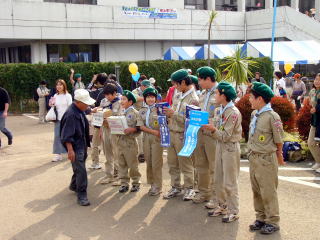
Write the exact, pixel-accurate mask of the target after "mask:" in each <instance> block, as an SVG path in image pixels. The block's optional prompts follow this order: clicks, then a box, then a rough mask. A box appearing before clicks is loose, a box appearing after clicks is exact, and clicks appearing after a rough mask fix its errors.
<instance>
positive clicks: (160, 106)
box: [156, 102, 170, 116]
mask: <svg viewBox="0 0 320 240" xmlns="http://www.w3.org/2000/svg"><path fill="white" fill-rule="evenodd" d="M165 107H167V108H170V105H169V103H167V102H161V103H156V108H157V113H158V115H161V116H164V115H165V114H164V108H165Z"/></svg>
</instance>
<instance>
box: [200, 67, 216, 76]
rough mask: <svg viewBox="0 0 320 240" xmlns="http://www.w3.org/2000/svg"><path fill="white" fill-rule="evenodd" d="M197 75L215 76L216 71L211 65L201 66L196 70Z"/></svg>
mask: <svg viewBox="0 0 320 240" xmlns="http://www.w3.org/2000/svg"><path fill="white" fill-rule="evenodd" d="M197 76H198V77H200V78H207V77H214V78H215V77H216V76H217V73H216V71H215V70H214V69H213V68H211V67H201V68H198V70H197Z"/></svg>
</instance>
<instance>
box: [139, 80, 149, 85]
mask: <svg viewBox="0 0 320 240" xmlns="http://www.w3.org/2000/svg"><path fill="white" fill-rule="evenodd" d="M141 85H142V86H145V87H150V86H151V82H150V81H149V80H143V81H142V82H141Z"/></svg>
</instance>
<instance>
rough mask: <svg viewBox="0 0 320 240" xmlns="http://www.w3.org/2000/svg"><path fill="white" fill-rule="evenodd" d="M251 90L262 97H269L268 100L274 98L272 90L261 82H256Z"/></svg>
mask: <svg viewBox="0 0 320 240" xmlns="http://www.w3.org/2000/svg"><path fill="white" fill-rule="evenodd" d="M251 89H252V90H253V91H255V92H256V93H258V94H259V95H260V96H262V97H267V98H273V97H274V93H273V91H272V89H271V88H270V87H269V86H268V85H267V84H264V83H261V82H254V83H253V86H252V88H251Z"/></svg>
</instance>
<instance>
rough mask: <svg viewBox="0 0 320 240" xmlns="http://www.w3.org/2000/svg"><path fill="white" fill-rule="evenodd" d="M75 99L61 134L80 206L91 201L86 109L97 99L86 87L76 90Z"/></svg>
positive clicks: (71, 186)
mask: <svg viewBox="0 0 320 240" xmlns="http://www.w3.org/2000/svg"><path fill="white" fill-rule="evenodd" d="M74 100H75V101H74V103H73V104H71V106H70V107H69V108H68V109H67V111H66V112H65V114H64V115H63V117H62V119H61V126H60V136H61V143H62V144H63V146H64V147H65V148H66V149H67V151H68V159H69V160H70V161H71V164H72V169H73V176H72V178H71V183H70V186H69V189H70V190H71V191H74V192H76V193H77V195H78V204H79V205H80V206H88V205H90V202H89V200H88V198H87V185H88V178H87V171H86V164H85V161H86V159H87V156H88V154H87V147H90V137H89V123H88V120H87V118H86V116H85V114H84V111H85V110H87V108H88V106H91V105H93V104H94V103H95V100H94V99H92V98H91V97H90V96H89V92H88V91H87V90H85V89H78V90H76V91H75V93H74Z"/></svg>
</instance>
